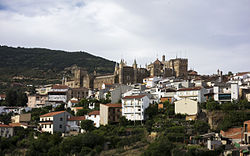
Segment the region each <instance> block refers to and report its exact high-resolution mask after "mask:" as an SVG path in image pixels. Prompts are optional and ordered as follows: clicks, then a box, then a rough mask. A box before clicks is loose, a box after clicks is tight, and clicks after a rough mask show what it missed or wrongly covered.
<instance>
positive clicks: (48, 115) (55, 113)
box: [40, 111, 66, 117]
mask: <svg viewBox="0 0 250 156" xmlns="http://www.w3.org/2000/svg"><path fill="white" fill-rule="evenodd" d="M64 112H66V111H58V112H50V113H47V114H43V115H41V116H40V117H50V116H54V115H57V114H61V113H64Z"/></svg>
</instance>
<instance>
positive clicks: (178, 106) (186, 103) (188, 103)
mask: <svg viewBox="0 0 250 156" xmlns="http://www.w3.org/2000/svg"><path fill="white" fill-rule="evenodd" d="M178 113H180V114H188V115H196V114H197V113H198V102H197V101H194V100H190V99H188V98H184V99H181V100H179V101H176V102H175V114H178Z"/></svg>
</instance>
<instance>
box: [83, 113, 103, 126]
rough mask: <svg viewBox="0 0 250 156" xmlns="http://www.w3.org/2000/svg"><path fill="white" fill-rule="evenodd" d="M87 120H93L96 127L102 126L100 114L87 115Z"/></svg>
mask: <svg viewBox="0 0 250 156" xmlns="http://www.w3.org/2000/svg"><path fill="white" fill-rule="evenodd" d="M85 119H86V120H92V121H93V122H94V124H95V127H100V115H85Z"/></svg>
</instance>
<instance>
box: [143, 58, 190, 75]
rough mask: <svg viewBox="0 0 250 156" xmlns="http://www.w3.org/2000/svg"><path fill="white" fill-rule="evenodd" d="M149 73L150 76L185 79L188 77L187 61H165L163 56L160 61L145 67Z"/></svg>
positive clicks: (177, 59) (180, 59)
mask: <svg viewBox="0 0 250 156" xmlns="http://www.w3.org/2000/svg"><path fill="white" fill-rule="evenodd" d="M147 69H148V71H150V76H157V77H170V76H175V77H179V78H187V76H188V59H183V58H176V59H171V60H169V61H165V56H164V55H163V56H162V61H160V60H158V59H157V60H156V61H155V62H153V63H151V64H150V65H148V66H147Z"/></svg>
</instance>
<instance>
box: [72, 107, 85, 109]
mask: <svg viewBox="0 0 250 156" xmlns="http://www.w3.org/2000/svg"><path fill="white" fill-rule="evenodd" d="M72 108H73V109H83V107H72Z"/></svg>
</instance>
